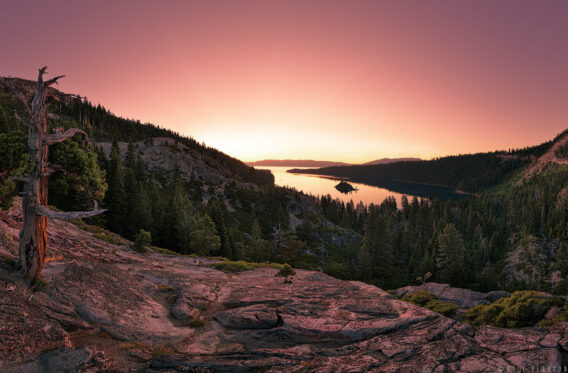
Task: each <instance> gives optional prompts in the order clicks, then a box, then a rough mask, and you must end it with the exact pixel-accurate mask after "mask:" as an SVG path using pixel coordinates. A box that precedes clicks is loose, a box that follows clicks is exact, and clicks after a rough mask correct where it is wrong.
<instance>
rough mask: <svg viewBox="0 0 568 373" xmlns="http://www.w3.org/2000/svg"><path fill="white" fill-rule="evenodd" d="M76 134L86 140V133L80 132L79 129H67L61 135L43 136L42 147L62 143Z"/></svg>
mask: <svg viewBox="0 0 568 373" xmlns="http://www.w3.org/2000/svg"><path fill="white" fill-rule="evenodd" d="M78 133H80V134H82V135H84V136H85V137H86V138H88V136H87V133H86V132H85V131H83V130H80V129H79V128H71V129H68V130H67V131H65V132H63V133H55V134H50V135H45V136H43V144H44V145H53V144H55V143H58V142H63V141H65V140H67V139H69V138H71V137H73V136H75V135H76V134H78Z"/></svg>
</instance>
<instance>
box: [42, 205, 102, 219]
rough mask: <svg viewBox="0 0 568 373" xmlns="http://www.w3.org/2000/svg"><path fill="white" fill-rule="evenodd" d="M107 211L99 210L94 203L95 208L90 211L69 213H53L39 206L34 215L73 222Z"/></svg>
mask: <svg viewBox="0 0 568 373" xmlns="http://www.w3.org/2000/svg"><path fill="white" fill-rule="evenodd" d="M106 210H107V209H99V208H98V203H97V201H95V207H94V209H93V210H91V211H69V212H59V211H53V210H51V209H49V208H47V207H45V206H42V205H39V206H37V208H36V213H37V214H38V215H41V216H45V217H47V218H50V219H57V220H73V219H82V218H89V217H91V216H95V215H99V214H102V213H103V212H105V211H106Z"/></svg>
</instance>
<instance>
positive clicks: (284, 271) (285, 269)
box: [274, 263, 296, 284]
mask: <svg viewBox="0 0 568 373" xmlns="http://www.w3.org/2000/svg"><path fill="white" fill-rule="evenodd" d="M295 274H296V271H294V268H292V267H291V266H290V264H288V263H286V264H284V265H283V266H282V268H280V271H278V273H277V274H275V275H274V276H281V277H284V283H285V284H291V283H292V280H290V279H289V277H290V276H294V275H295Z"/></svg>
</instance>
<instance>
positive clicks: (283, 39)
mask: <svg viewBox="0 0 568 373" xmlns="http://www.w3.org/2000/svg"><path fill="white" fill-rule="evenodd" d="M567 37H568V2H566V1H563V0H558V1H554V0H550V1H532V0H531V1H525V0H500V1H494V0H475V1H473V0H472V1H465V0H455V1H449V0H447V1H442V0H415V1H406V0H397V1H394V0H389V1H386V0H385V1H381V0H369V1H364V0H350V1H343V0H337V1H335V0H326V1H318V0H282V1H278V0H257V1H252V0H251V1H241V0H228V1H216V0H202V1H173V0H163V1H144V0H135V1H126V0H123V1H105V0H101V1H76V0H67V1H63V0H54V1H43V0H41V1H40V0H37V1H29V0H20V1H15V0H14V1H7V0H0V75H3V76H16V77H22V78H27V79H36V78H37V68H38V67H41V66H43V65H47V66H48V73H50V74H52V75H56V74H57V75H60V74H65V75H66V77H65V78H64V79H62V80H61V82H60V85H59V88H60V89H62V90H64V91H66V92H70V93H77V94H80V95H82V96H86V97H87V98H88V99H89V100H90V101H91V102H93V103H95V104H98V103H100V104H101V105H103V106H104V107H106V108H107V109H109V110H110V111H111V112H113V113H115V114H117V115H120V116H123V117H128V118H133V119H139V120H141V121H142V122H151V123H154V124H157V125H159V126H162V127H166V128H170V129H172V130H175V131H178V132H180V133H182V134H185V135H187V136H191V137H193V138H195V139H197V140H198V141H202V142H205V143H206V144H207V145H210V146H213V147H216V148H218V149H220V150H222V151H224V152H225V153H227V154H230V155H232V156H234V157H237V158H240V159H242V160H244V161H254V160H260V159H288V158H292V159H316V160H333V161H345V162H365V161H370V160H373V159H377V158H383V157H403V156H413V157H422V158H425V159H429V158H432V157H439V156H444V155H450V154H463V153H472V152H480V151H491V150H500V149H509V148H520V147H525V146H530V145H535V144H539V143H541V142H544V141H547V140H549V139H551V138H553V137H554V136H555V135H557V134H558V133H560V132H561V131H563V130H564V129H566V128H568V43H567ZM50 76H51V75H50Z"/></svg>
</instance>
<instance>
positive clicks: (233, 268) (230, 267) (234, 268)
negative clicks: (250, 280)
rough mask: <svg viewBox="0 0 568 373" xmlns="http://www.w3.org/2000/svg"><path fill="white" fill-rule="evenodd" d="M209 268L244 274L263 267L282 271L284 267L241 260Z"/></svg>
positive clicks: (214, 264)
mask: <svg viewBox="0 0 568 373" xmlns="http://www.w3.org/2000/svg"><path fill="white" fill-rule="evenodd" d="M209 266H210V267H211V268H215V269H219V270H221V271H226V272H243V271H250V270H253V269H256V268H262V267H272V268H277V269H280V268H282V266H283V265H282V264H278V263H251V262H245V261H244V260H239V261H232V260H226V261H222V262H218V263H213V264H211V265H209Z"/></svg>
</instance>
